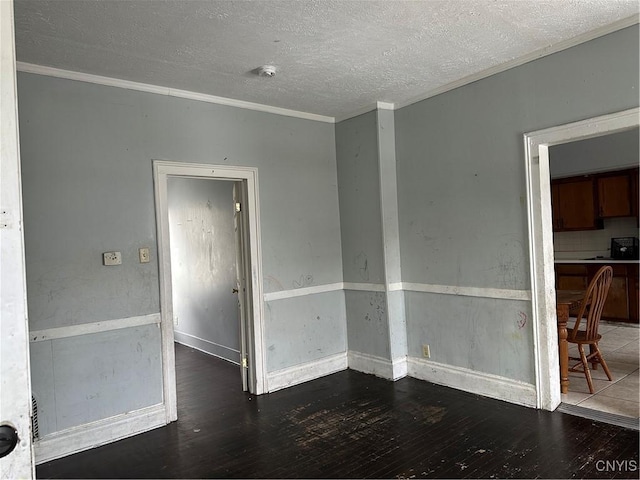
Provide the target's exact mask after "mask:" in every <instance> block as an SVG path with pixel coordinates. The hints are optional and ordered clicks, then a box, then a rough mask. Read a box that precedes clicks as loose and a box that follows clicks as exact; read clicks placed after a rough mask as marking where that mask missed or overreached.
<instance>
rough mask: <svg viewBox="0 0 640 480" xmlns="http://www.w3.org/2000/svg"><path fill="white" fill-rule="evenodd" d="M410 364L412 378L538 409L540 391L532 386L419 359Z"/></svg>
mask: <svg viewBox="0 0 640 480" xmlns="http://www.w3.org/2000/svg"><path fill="white" fill-rule="evenodd" d="M407 364H408V374H409V376H410V377H413V378H418V379H420V380H426V381H428V382H433V383H437V384H439V385H444V386H446V387H452V388H456V389H458V390H463V391H465V392H470V393H476V394H478V395H483V396H485V397H490V398H495V399H498V400H504V401H505V402H510V403H515V404H518V405H523V406H525V407H534V408H535V407H536V401H537V399H536V388H535V385H532V384H530V383H525V382H520V381H518V380H512V379H510V378H505V377H501V376H499V375H493V374H490V373H482V372H476V371H475V370H470V369H468V368H462V367H456V366H453V365H445V364H442V363H437V362H431V361H428V360H423V359H421V358H415V357H408V358H407Z"/></svg>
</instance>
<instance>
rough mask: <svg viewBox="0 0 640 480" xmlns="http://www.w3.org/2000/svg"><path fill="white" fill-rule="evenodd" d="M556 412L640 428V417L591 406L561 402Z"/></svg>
mask: <svg viewBox="0 0 640 480" xmlns="http://www.w3.org/2000/svg"><path fill="white" fill-rule="evenodd" d="M556 412H561V413H567V414H569V415H575V416H577V417H582V418H587V419H589V420H596V421H598V422H603V423H609V424H611V425H617V426H619V427H624V428H630V429H632V430H636V431H639V430H640V419H638V418H633V417H626V416H624V415H617V414H615V413H608V412H602V411H600V410H592V409H590V408H585V407H580V406H578V405H570V404H568V403H561V404H560V406H559V407H558V408H557V409H556Z"/></svg>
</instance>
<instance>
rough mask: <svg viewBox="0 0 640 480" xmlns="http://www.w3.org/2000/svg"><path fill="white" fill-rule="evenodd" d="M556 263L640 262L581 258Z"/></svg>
mask: <svg viewBox="0 0 640 480" xmlns="http://www.w3.org/2000/svg"><path fill="white" fill-rule="evenodd" d="M554 263H580V264H584V263H640V260H613V259H612V258H590V259H588V260H587V259H580V258H565V259H562V258H556V259H555V260H554Z"/></svg>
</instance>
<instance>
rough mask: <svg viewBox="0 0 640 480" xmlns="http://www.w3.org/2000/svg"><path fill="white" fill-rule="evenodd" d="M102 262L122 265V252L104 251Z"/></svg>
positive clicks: (107, 264)
mask: <svg viewBox="0 0 640 480" xmlns="http://www.w3.org/2000/svg"><path fill="white" fill-rule="evenodd" d="M102 264H103V265H106V266H111V265H122V254H121V253H120V252H104V253H103V254H102Z"/></svg>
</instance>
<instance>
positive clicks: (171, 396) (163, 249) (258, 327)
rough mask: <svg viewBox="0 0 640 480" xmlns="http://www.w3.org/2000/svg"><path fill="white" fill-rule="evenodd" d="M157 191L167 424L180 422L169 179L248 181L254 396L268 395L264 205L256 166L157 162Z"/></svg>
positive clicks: (154, 163) (155, 168) (250, 323)
mask: <svg viewBox="0 0 640 480" xmlns="http://www.w3.org/2000/svg"><path fill="white" fill-rule="evenodd" d="M153 174H154V190H155V197H156V225H157V231H158V265H159V270H160V314H161V316H162V321H161V331H162V358H163V362H162V370H163V372H162V374H163V383H164V387H163V388H164V402H165V408H166V411H167V422H170V421H174V420H176V419H177V416H178V412H177V399H176V378H175V353H174V346H173V342H174V338H173V306H172V297H171V255H170V249H169V216H168V211H169V209H168V203H167V179H168V177H170V176H179V177H191V178H210V179H217V180H231V181H245V182H246V186H247V197H248V203H249V205H248V207H249V208H248V212H249V249H250V252H251V259H250V262H251V282H252V290H251V292H252V296H251V300H252V303H253V318H250V319H248V321H249V328H250V329H251V330H252V337H253V340H254V345H253V352H254V355H253V358H252V359H250V361H252V362H253V368H254V369H255V385H250V386H249V388H250V390H251V392H252V393H254V394H256V395H260V394H262V393H266V387H267V384H266V370H265V365H266V362H265V348H264V303H263V298H264V297H263V285H262V249H261V241H260V204H259V195H258V169H257V168H252V167H232V166H227V165H206V164H195V163H181V162H169V161H163V160H154V162H153Z"/></svg>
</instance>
